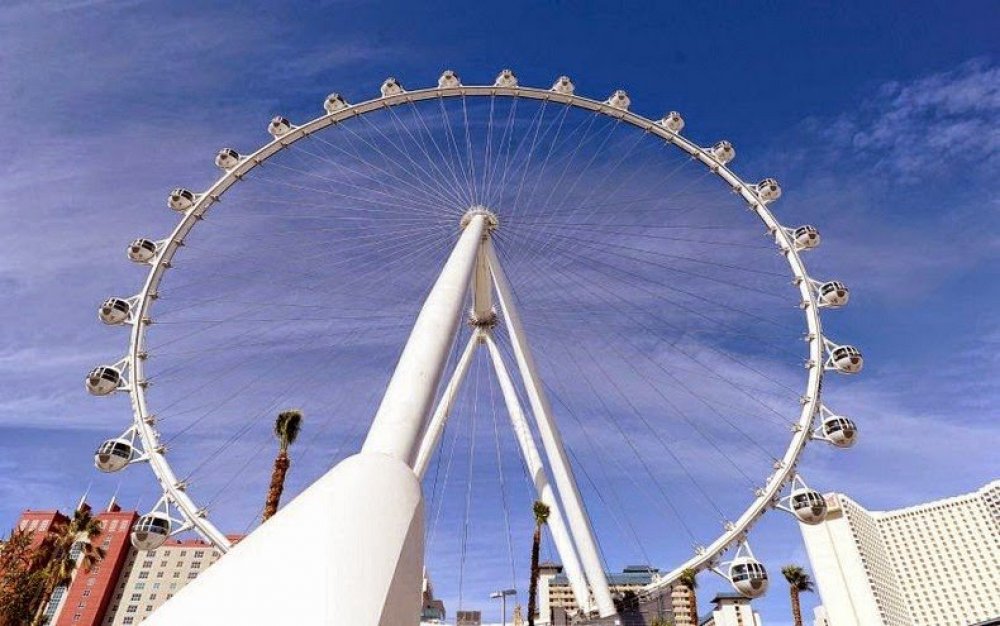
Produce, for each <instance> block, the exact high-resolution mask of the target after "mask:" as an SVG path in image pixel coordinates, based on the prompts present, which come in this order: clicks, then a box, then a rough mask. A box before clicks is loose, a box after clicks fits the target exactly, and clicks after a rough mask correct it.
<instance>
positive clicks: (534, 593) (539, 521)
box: [528, 500, 549, 626]
mask: <svg viewBox="0 0 1000 626" xmlns="http://www.w3.org/2000/svg"><path fill="white" fill-rule="evenodd" d="M531 510H532V511H533V512H534V514H535V534H534V536H533V537H532V539H531V582H530V583H529V586H528V626H535V612H536V611H537V610H538V552H539V550H540V549H541V547H542V526H545V525H546V524H547V523H548V522H549V507H548V505H547V504H545V503H544V502H542V501H540V500H535V504H534V506H532V507H531Z"/></svg>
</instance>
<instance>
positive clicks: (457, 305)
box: [361, 215, 486, 467]
mask: <svg viewBox="0 0 1000 626" xmlns="http://www.w3.org/2000/svg"><path fill="white" fill-rule="evenodd" d="M485 219H486V218H485V217H483V216H482V215H475V216H473V217H472V219H471V220H470V221H469V223H468V225H467V226H466V227H465V232H463V233H462V236H461V238H459V240H458V243H457V244H456V245H455V249H454V250H453V251H452V253H451V256H450V257H448V262H447V263H445V266H444V269H442V270H441V275H440V276H438V279H437V282H435V283H434V288H433V289H431V292H430V295H428V296H427V300H426V301H425V302H424V306H423V308H422V309H421V310H420V315H418V316H417V321H416V322H415V323H414V325H413V331H412V332H411V333H410V338H409V339H407V341H406V347H405V348H403V353H402V355H400V357H399V363H398V364H397V365H396V371H395V372H393V374H392V378H391V379H390V380H389V385H388V387H386V390H385V395H384V396H383V397H382V404H381V405H379V408H378V412H377V413H376V414H375V419H374V420H373V421H372V426H371V429H370V430H369V431H368V437H367V438H366V439H365V444H364V446H363V447H362V449H361V451H362V452H363V453H369V452H377V453H382V454H388V455H389V456H394V457H396V458H397V459H400V460H401V461H403V462H404V463H407V464H409V465H410V466H411V467H412V465H413V458H414V457H415V456H416V452H417V446H418V445H419V442H420V437H421V434H422V433H423V429H424V424H425V422H426V419H427V416H428V415H429V414H430V411H431V405H432V404H433V403H434V394H435V393H436V392H437V388H438V383H439V382H440V381H441V373H442V371H443V370H444V366H445V363H446V362H447V360H448V350H449V349H450V348H451V342H452V341H453V339H454V337H455V332H456V331H457V330H458V324H459V322H460V320H461V317H462V303H463V302H464V300H465V295H466V293H467V290H468V288H469V284H470V281H471V280H472V272H473V269H474V268H475V264H476V258H477V256H478V253H479V247H480V245H481V244H482V240H483V236H484V235H485V234H486V221H485Z"/></svg>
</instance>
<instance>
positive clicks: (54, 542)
mask: <svg viewBox="0 0 1000 626" xmlns="http://www.w3.org/2000/svg"><path fill="white" fill-rule="evenodd" d="M100 535H101V522H100V521H99V520H98V519H97V518H95V517H93V516H92V515H91V514H90V508H89V507H87V506H81V507H80V508H78V509H77V510H76V511H75V512H74V513H73V518H72V519H71V520H70V521H69V523H68V524H65V525H64V526H62V527H61V528H59V529H58V530H57V531H56V532H53V533H52V534H50V535H48V536H47V537H45V539H43V540H42V542H41V543H40V544H39V546H38V550H37V552H36V562H37V563H38V570H39V572H40V573H41V576H42V580H43V587H42V594H41V601H40V602H39V604H38V606H37V607H36V609H35V620H34V624H36V625H40V624H46V623H47V622H48V618H47V617H46V616H45V609H46V607H47V606H48V604H49V602H50V601H51V599H52V594H53V593H54V592H55V590H56V589H57V588H59V587H60V586H64V585H68V584H69V583H70V581H72V580H73V574H74V573H75V572H76V569H77V568H78V567H79V568H80V569H82V570H83V571H85V572H87V571H90V569H91V568H92V567H94V566H95V565H97V563H99V562H100V560H101V559H103V558H104V550H103V549H102V548H100V547H98V546H96V545H94V540H95V539H97V538H98V537H99V536H100Z"/></svg>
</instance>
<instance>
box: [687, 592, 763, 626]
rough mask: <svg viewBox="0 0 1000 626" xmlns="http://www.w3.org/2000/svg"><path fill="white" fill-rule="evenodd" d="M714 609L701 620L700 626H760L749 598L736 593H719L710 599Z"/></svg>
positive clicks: (758, 617)
mask: <svg viewBox="0 0 1000 626" xmlns="http://www.w3.org/2000/svg"><path fill="white" fill-rule="evenodd" d="M712 604H714V605H715V609H714V610H713V611H712V613H711V614H709V615H707V616H705V617H704V618H702V620H701V623H700V626H762V622H761V621H760V615H758V614H757V613H755V612H754V610H753V606H751V605H750V598H747V597H745V596H742V595H740V594H738V593H720V594H717V595H716V596H715V597H714V598H713V599H712Z"/></svg>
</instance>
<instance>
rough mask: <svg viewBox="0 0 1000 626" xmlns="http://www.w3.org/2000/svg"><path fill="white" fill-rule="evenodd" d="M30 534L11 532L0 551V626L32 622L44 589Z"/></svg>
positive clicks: (13, 625)
mask: <svg viewBox="0 0 1000 626" xmlns="http://www.w3.org/2000/svg"><path fill="white" fill-rule="evenodd" d="M32 536H33V534H32V533H30V532H25V531H22V530H14V531H12V532H11V534H10V538H9V539H8V540H7V541H6V542H5V543H4V544H3V545H2V548H0V626H21V625H22V624H28V623H30V622H31V618H32V616H33V615H34V612H35V607H37V606H38V605H39V602H40V600H41V598H42V593H43V591H44V587H45V580H44V576H43V574H42V572H41V571H39V570H38V569H37V567H36V560H35V551H34V550H33V549H32V547H31V540H32Z"/></svg>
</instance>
